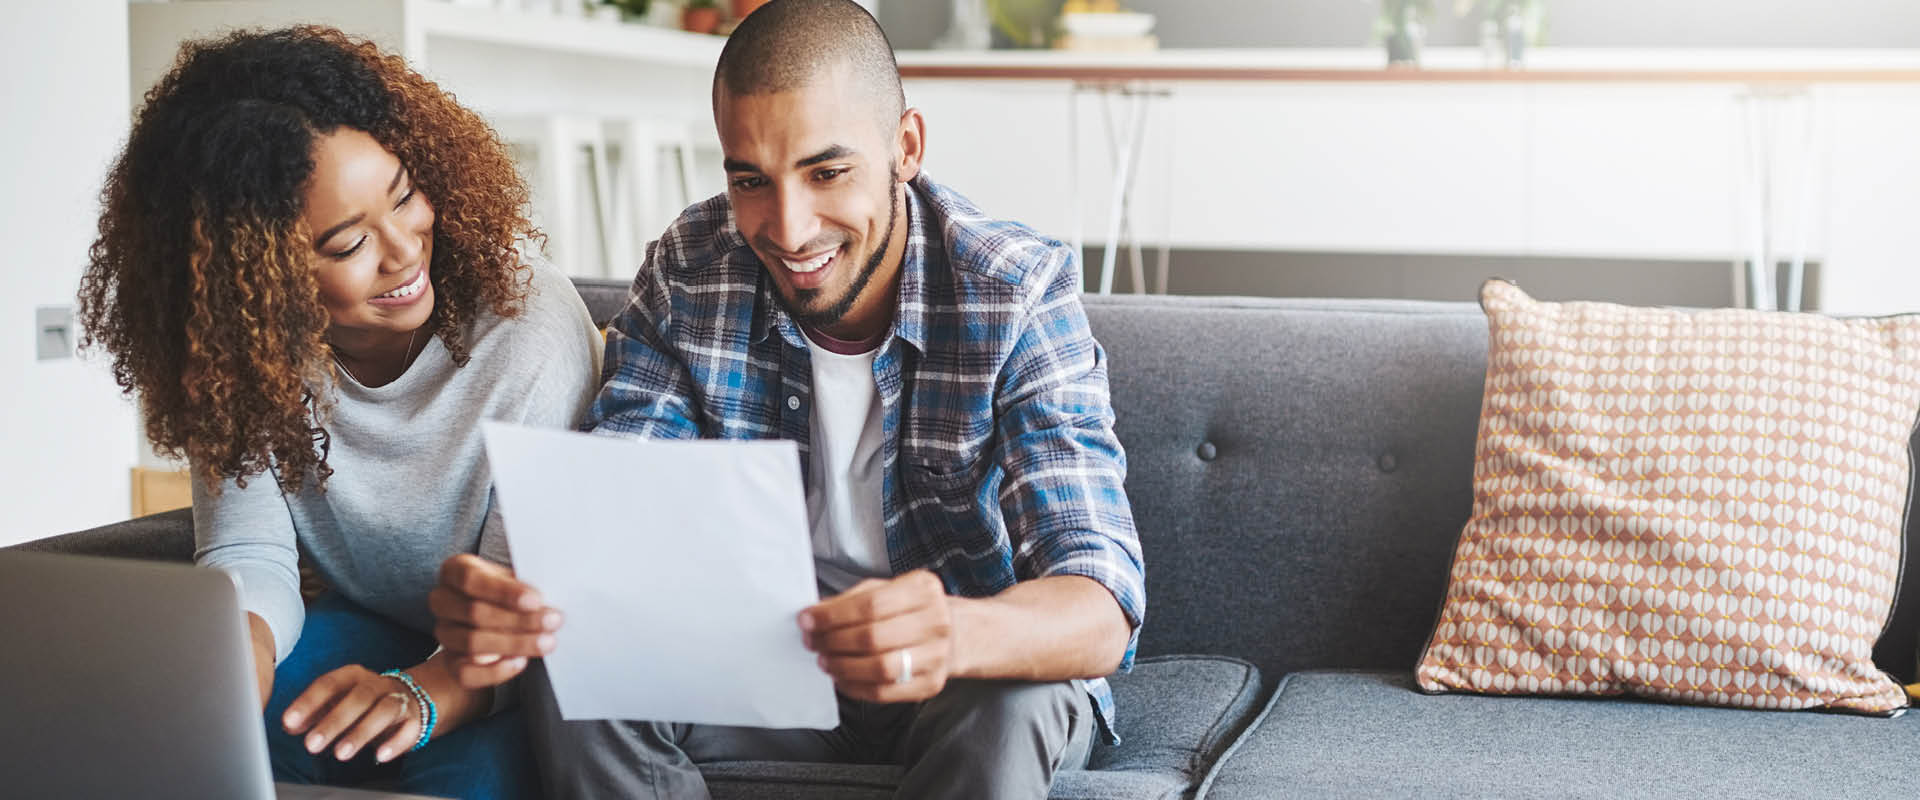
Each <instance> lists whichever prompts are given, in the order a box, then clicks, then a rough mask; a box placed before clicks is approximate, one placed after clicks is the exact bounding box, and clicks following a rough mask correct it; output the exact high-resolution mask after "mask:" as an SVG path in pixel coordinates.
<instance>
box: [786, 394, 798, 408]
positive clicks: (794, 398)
mask: <svg viewBox="0 0 1920 800" xmlns="http://www.w3.org/2000/svg"><path fill="white" fill-rule="evenodd" d="M787 410H788V411H799V410H800V395H797V394H790V395H787Z"/></svg>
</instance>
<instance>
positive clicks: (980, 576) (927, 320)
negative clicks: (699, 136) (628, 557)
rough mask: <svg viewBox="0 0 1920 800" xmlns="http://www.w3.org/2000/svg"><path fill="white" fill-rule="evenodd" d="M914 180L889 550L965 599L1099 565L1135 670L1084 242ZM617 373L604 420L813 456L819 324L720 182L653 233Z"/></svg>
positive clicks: (890, 406) (618, 330)
mask: <svg viewBox="0 0 1920 800" xmlns="http://www.w3.org/2000/svg"><path fill="white" fill-rule="evenodd" d="M905 194H906V197H907V218H906V220H905V221H906V223H907V229H908V236H907V246H906V254H905V258H904V260H903V262H902V266H901V271H900V289H899V303H898V305H897V307H896V312H895V314H894V320H893V324H892V327H891V329H890V330H889V331H888V333H887V335H886V337H885V338H884V339H883V340H882V342H881V344H880V350H879V353H878V355H877V356H876V357H875V360H874V366H873V371H874V379H875V382H876V384H877V385H878V387H879V393H880V400H881V403H882V404H883V407H884V410H885V423H884V428H883V431H884V437H883V438H884V439H885V444H884V453H883V458H884V472H885V479H884V490H883V493H884V495H885V496H884V497H883V498H882V517H883V519H885V521H886V538H887V553H888V559H889V561H890V562H891V566H892V568H893V570H894V572H895V573H896V574H898V573H902V572H906V571H909V570H913V569H918V568H922V567H924V568H927V569H930V570H932V571H933V572H934V573H936V574H938V575H939V576H940V579H941V580H942V581H943V582H944V583H945V585H946V590H947V592H948V593H950V594H953V595H957V596H961V597H987V596H991V595H994V594H997V593H999V592H1001V591H1003V590H1005V589H1007V588H1009V587H1011V586H1013V585H1014V584H1015V583H1016V582H1018V581H1022V580H1033V579H1036V578H1042V577H1047V576H1052V575H1082V576H1085V577H1088V578H1091V579H1093V580H1095V581H1098V582H1099V583H1100V584H1101V585H1103V586H1105V587H1106V588H1107V589H1108V590H1109V591H1111V592H1113V596H1114V597H1115V598H1116V599H1117V600H1118V601H1119V604H1120V608H1121V610H1122V611H1123V612H1125V614H1126V617H1127V620H1128V622H1129V623H1130V625H1131V626H1132V629H1133V634H1132V636H1131V637H1130V638H1129V640H1128V642H1127V652H1126V657H1125V658H1124V659H1123V661H1122V663H1121V669H1122V670H1123V671H1124V670H1127V669H1130V668H1131V667H1132V664H1133V656H1134V648H1135V645H1136V644H1137V643H1138V641H1139V629H1140V627H1139V626H1140V623H1141V620H1142V619H1143V617H1144V614H1145V611H1146V584H1145V580H1144V576H1143V572H1142V568H1143V565H1142V561H1141V555H1140V541H1139V537H1138V535H1137V534H1136V533H1135V531H1134V527H1133V512H1132V509H1131V508H1130V507H1129V505H1128V503H1127V496H1126V494H1125V492H1124V490H1123V489H1122V486H1121V484H1122V481H1123V480H1124V478H1125V475H1126V456H1125V454H1124V453H1123V452H1122V450H1121V447H1120V442H1119V440H1118V439H1116V438H1115V437H1114V433H1113V408H1112V404H1111V403H1110V402H1109V400H1108V395H1107V364H1106V355H1105V351H1103V350H1102V349H1101V347H1100V345H1099V344H1098V343H1097V342H1095V341H1094V339H1093V335H1092V332H1091V331H1090V330H1089V329H1088V326H1087V317H1086V313H1085V311H1084V309H1082V307H1081V304H1080V299H1079V293H1080V270H1079V258H1078V254H1076V253H1074V252H1073V251H1072V249H1071V248H1068V247H1067V246H1065V245H1063V244H1061V243H1060V242H1057V241H1054V240H1051V239H1047V238H1044V237H1042V236H1040V235H1038V234H1036V233H1034V232H1033V231H1032V230H1030V229H1028V228H1026V227H1025V226H1022V225H1018V224H1015V223H1010V222H1002V221H996V220H992V219H989V218H987V217H985V216H983V215H982V214H981V213H980V212H979V210H977V209H975V208H974V207H973V205H972V204H971V203H969V202H968V201H967V200H966V199H965V198H963V197H961V196H960V195H958V194H956V193H954V192H953V191H951V190H949V189H947V188H945V187H943V186H940V185H937V184H935V183H933V182H932V181H930V180H928V179H927V178H926V177H925V176H924V175H922V176H921V177H918V178H916V179H914V180H913V181H912V182H911V183H910V184H909V186H908V189H907V191H906V192H905ZM602 377H603V379H604V380H603V386H602V388H601V390H600V394H599V396H598V397H597V398H596V399H595V400H594V403H593V407H592V409H591V411H590V412H589V413H588V417H587V422H586V424H585V427H586V428H588V429H590V430H594V431H598V432H606V433H613V434H627V435H638V436H643V437H653V438H664V439H692V438H709V439H770V438H777V439H791V440H793V441H794V442H797V443H798V444H799V448H800V459H801V463H802V464H803V465H804V464H805V463H806V459H807V452H808V442H807V439H808V434H809V432H810V430H811V425H810V419H811V417H810V413H811V405H810V398H809V386H810V383H811V378H812V369H811V366H810V357H809V354H808V351H807V346H806V342H805V340H804V339H803V338H802V334H801V332H800V329H799V328H798V327H797V326H796V324H795V323H794V321H793V320H792V319H791V318H790V317H789V316H788V315H787V313H786V311H785V310H784V309H783V308H782V307H781V305H780V304H779V302H778V301H777V299H776V297H775V295H774V289H773V284H772V282H771V281H770V280H769V279H768V278H767V276H766V273H765V270H764V269H763V267H762V266H761V264H760V261H759V259H758V257H757V256H756V255H754V252H753V251H752V249H750V248H749V247H748V246H747V241H746V239H745V238H744V237H743V236H742V235H741V234H740V232H739V230H738V229H737V228H736V227H735V226H734V224H733V215H732V211H731V206H730V205H729V203H728V200H727V197H726V195H724V194H723V195H720V196H718V197H714V198H712V199H710V200H707V201H705V202H702V203H700V204H698V205H695V206H693V207H691V208H689V209H687V211H686V212H685V213H683V214H681V216H680V218H679V219H678V220H676V221H675V222H674V224H673V226H672V227H671V228H669V229H668V230H667V232H666V233H665V234H664V235H663V236H661V238H660V240H659V241H657V242H655V243H653V244H652V245H650V246H649V247H648V249H647V258H646V262H645V263H644V264H643V265H642V266H641V268H640V272H639V274H638V275H637V276H636V277H635V279H634V285H633V296H632V300H631V302H629V303H628V306H627V308H626V309H625V310H624V311H622V312H621V314H620V315H619V316H618V317H617V318H615V320H614V321H613V323H612V326H611V327H610V328H609V329H608V331H607V352H606V361H605V366H604V374H603V376H602ZM804 472H805V470H804V469H802V473H804ZM1086 685H1087V692H1088V694H1089V696H1090V698H1091V700H1092V702H1093V705H1094V708H1095V710H1096V712H1097V714H1098V717H1099V720H1100V726H1099V727H1100V729H1101V734H1102V736H1103V738H1104V739H1105V740H1106V741H1108V742H1109V743H1117V742H1118V738H1117V737H1115V736H1114V734H1113V710H1114V709H1113V693H1112V691H1111V689H1110V688H1109V687H1108V686H1107V682H1106V680H1105V679H1098V680H1092V681H1088V682H1087V684H1086Z"/></svg>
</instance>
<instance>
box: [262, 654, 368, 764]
mask: <svg viewBox="0 0 1920 800" xmlns="http://www.w3.org/2000/svg"><path fill="white" fill-rule="evenodd" d="M361 673H366V674H368V675H371V674H372V673H370V672H368V671H367V670H366V669H365V668H363V667H360V666H358V665H353V664H349V665H347V666H344V667H341V668H339V669H336V670H333V671H332V672H329V673H327V674H325V675H322V676H320V677H318V678H316V679H314V681H313V683H312V684H311V685H309V686H308V687H307V688H306V691H303V692H301V693H300V696H299V697H295V698H293V702H291V703H288V704H287V710H286V712H285V713H282V714H281V715H280V725H281V726H282V727H284V728H286V730H287V733H291V734H293V735H295V736H298V735H300V734H302V733H306V732H307V731H308V730H309V729H311V728H312V727H313V723H314V722H316V721H318V720H319V718H320V715H321V714H322V713H324V712H325V711H326V710H327V709H328V708H330V707H332V706H333V704H334V700H335V698H337V697H338V696H339V695H341V694H342V693H344V692H346V691H347V690H349V689H351V688H353V685H354V684H355V683H356V682H357V681H359V679H360V678H361V677H363V675H361ZM321 746H322V747H324V746H325V743H324V742H323V743H322V744H321ZM307 749H308V750H309V751H310V752H316V753H317V752H319V750H318V749H317V748H313V747H309V748H307Z"/></svg>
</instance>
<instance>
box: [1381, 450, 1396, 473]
mask: <svg viewBox="0 0 1920 800" xmlns="http://www.w3.org/2000/svg"><path fill="white" fill-rule="evenodd" d="M1379 464H1380V471H1381V472H1392V471H1394V470H1396V469H1399V468H1400V459H1398V458H1394V457H1393V454H1392V453H1381V454H1380V461H1379Z"/></svg>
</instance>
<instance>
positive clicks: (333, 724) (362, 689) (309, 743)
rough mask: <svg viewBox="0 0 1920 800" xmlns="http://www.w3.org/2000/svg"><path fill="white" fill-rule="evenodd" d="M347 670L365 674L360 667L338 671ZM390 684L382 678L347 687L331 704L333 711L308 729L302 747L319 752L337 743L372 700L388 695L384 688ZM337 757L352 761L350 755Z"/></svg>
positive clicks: (344, 668)
mask: <svg viewBox="0 0 1920 800" xmlns="http://www.w3.org/2000/svg"><path fill="white" fill-rule="evenodd" d="M346 669H356V670H359V671H360V672H362V673H366V672H367V671H366V670H364V669H361V668H359V667H342V668H341V670H346ZM336 671H339V670H336ZM367 675H369V676H371V673H367ZM391 684H392V682H391V681H387V680H384V679H377V680H359V681H356V682H354V683H353V684H352V685H351V686H350V687H348V688H347V689H346V690H345V692H344V693H341V694H339V695H338V698H339V699H338V700H336V701H335V702H334V704H333V708H331V709H328V710H327V711H326V713H325V714H324V715H322V716H321V717H320V719H319V720H317V721H315V722H314V723H313V727H312V728H311V729H309V730H308V732H307V738H306V741H305V742H303V744H305V745H306V748H307V752H309V753H318V752H320V751H321V750H324V749H326V748H327V746H328V745H329V744H332V743H333V742H335V741H338V740H339V738H340V736H341V734H344V733H346V732H347V730H348V729H349V728H351V727H352V726H353V725H354V723H356V722H359V721H360V718H361V717H362V716H364V715H366V713H367V712H368V710H369V709H370V708H371V707H372V706H373V705H374V701H376V700H379V699H381V698H382V697H384V696H385V695H386V694H387V692H388V691H389V689H388V688H387V686H389V685H391ZM389 707H391V704H389ZM335 755H336V756H339V751H336V752H335ZM339 757H340V758H341V759H342V760H345V759H347V758H351V757H352V754H351V752H349V753H348V755H345V756H339Z"/></svg>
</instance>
